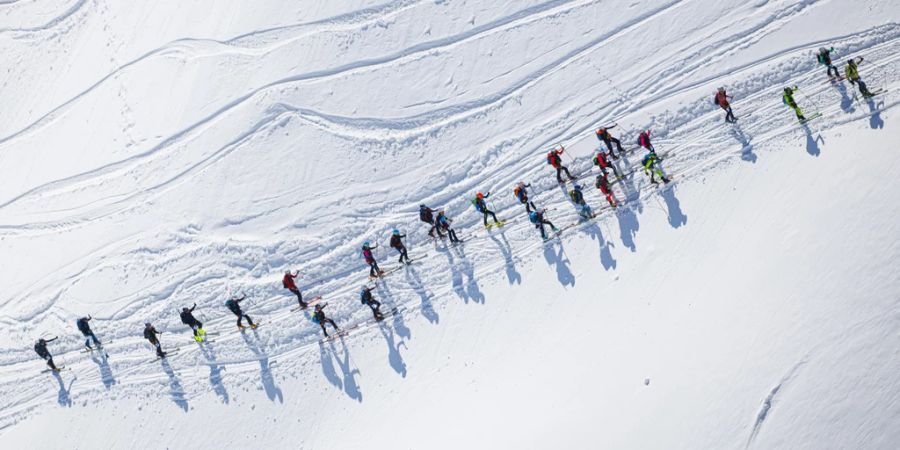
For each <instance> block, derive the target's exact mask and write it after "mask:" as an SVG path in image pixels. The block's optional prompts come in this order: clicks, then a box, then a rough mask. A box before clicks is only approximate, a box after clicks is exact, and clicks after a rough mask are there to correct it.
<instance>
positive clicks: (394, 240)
mask: <svg viewBox="0 0 900 450" xmlns="http://www.w3.org/2000/svg"><path fill="white" fill-rule="evenodd" d="M405 237H406V235H405V234H400V230H393V231H391V248H394V249H397V251H398V252H400V264H403V260H404V259H406V265H409V264H410V262H409V255H407V254H406V246H405V245H403V241H402V240H401V239H403V238H405Z"/></svg>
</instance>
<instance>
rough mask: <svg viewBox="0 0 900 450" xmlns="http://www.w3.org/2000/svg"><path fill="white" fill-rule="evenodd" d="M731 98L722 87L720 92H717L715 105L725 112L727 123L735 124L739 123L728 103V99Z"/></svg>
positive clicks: (714, 100)
mask: <svg viewBox="0 0 900 450" xmlns="http://www.w3.org/2000/svg"><path fill="white" fill-rule="evenodd" d="M730 98H731V96H730V95H728V94H726V93H725V88H723V87H720V88H719V90H718V91H716V97H715V99H713V103H715V104H717V105H719V107H720V108H722V109H724V110H725V121H726V122H729V123H735V122H737V117H734V113H733V112H731V104H730V103H728V99H730Z"/></svg>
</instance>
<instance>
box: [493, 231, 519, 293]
mask: <svg viewBox="0 0 900 450" xmlns="http://www.w3.org/2000/svg"><path fill="white" fill-rule="evenodd" d="M490 237H491V240H492V241H494V244H495V245H496V246H497V248H498V249H500V254H502V255H503V262H504V264H505V265H506V278H507V279H508V280H509V284H522V274H520V273H519V272H518V271H517V270H516V262H515V260H514V259H513V256H512V248H511V247H510V245H509V241H508V240H506V235H505V234H503V233H501V234H500V239H497V236H494V235H491V236H490ZM501 239H502V240H503V242H500V240H501Z"/></svg>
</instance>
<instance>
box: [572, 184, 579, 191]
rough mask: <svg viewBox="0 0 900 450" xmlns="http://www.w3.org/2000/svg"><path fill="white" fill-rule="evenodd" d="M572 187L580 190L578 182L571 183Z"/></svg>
mask: <svg viewBox="0 0 900 450" xmlns="http://www.w3.org/2000/svg"><path fill="white" fill-rule="evenodd" d="M572 189H575V190H576V191H580V190H581V186H579V185H578V183H575V184H573V185H572Z"/></svg>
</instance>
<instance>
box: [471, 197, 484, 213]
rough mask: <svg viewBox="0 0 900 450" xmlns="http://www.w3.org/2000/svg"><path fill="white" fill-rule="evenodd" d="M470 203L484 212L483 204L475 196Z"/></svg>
mask: <svg viewBox="0 0 900 450" xmlns="http://www.w3.org/2000/svg"><path fill="white" fill-rule="evenodd" d="M472 203H473V204H474V205H475V209H476V210H478V212H484V205H483V204H482V203H481V202H479V201H478V199H477V198H476V199H475V200H472Z"/></svg>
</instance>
